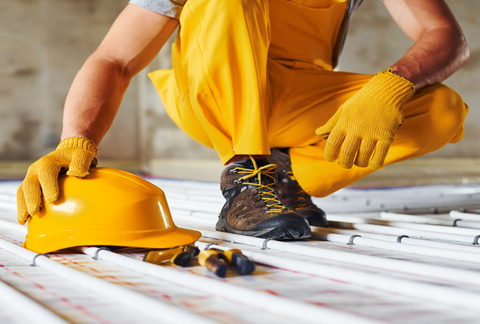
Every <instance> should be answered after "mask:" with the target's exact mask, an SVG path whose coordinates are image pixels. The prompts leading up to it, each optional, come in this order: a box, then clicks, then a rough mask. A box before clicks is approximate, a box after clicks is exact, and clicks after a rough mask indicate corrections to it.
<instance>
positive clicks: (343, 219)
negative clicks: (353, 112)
mask: <svg viewBox="0 0 480 324" xmlns="http://www.w3.org/2000/svg"><path fill="white" fill-rule="evenodd" d="M171 211H172V215H173V218H174V220H175V222H177V221H186V222H194V223H198V224H203V225H209V226H212V225H214V224H215V222H216V219H217V218H218V215H215V214H213V213H202V212H191V211H190V212H188V211H185V210H178V209H174V208H172V209H171ZM327 219H328V220H329V222H330V225H331V227H336V228H341V229H357V230H362V231H367V232H374V233H382V234H391V235H408V236H415V237H419V238H432V239H442V240H448V241H458V242H464V243H473V242H474V239H475V236H474V235H472V236H466V235H457V234H448V233H439V232H430V231H419V230H416V229H402V228H396V227H390V226H383V225H376V224H366V222H367V220H368V219H366V218H361V217H355V216H345V215H333V216H332V215H327ZM337 220H338V221H337ZM479 234H480V233H479Z"/></svg>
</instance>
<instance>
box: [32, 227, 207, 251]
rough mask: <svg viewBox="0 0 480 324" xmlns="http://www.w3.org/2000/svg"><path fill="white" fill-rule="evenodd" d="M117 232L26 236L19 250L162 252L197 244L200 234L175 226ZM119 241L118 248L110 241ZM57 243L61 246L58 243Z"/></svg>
mask: <svg viewBox="0 0 480 324" xmlns="http://www.w3.org/2000/svg"><path fill="white" fill-rule="evenodd" d="M120 235H121V237H119V233H118V231H115V232H105V231H92V230H83V231H82V230H67V231H62V232H58V233H53V234H49V237H48V239H46V238H45V237H29V236H28V235H27V237H26V240H25V242H24V243H23V247H24V248H26V249H29V250H30V251H33V252H36V253H50V252H53V251H57V250H61V249H66V248H71V247H75V246H84V244H82V243H81V242H86V241H88V242H89V246H101V245H109V246H128V247H138V248H152V249H166V248H171V247H172V242H175V245H177V246H178V245H187V244H191V243H194V242H195V241H197V240H198V239H199V238H200V237H201V236H202V234H201V233H200V232H198V231H195V230H190V229H186V228H180V227H177V228H175V229H173V230H171V231H168V232H165V230H154V231H138V232H128V233H124V234H120ZM115 241H116V242H122V244H121V245H116V244H112V242H115ZM60 242H61V243H60Z"/></svg>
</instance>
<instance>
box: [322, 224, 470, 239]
mask: <svg viewBox="0 0 480 324" xmlns="http://www.w3.org/2000/svg"><path fill="white" fill-rule="evenodd" d="M329 222H330V226H331V227H333V228H342V229H356V230H359V231H366V232H372V233H380V234H389V235H408V236H410V237H417V238H423V239H439V240H447V241H454V242H455V241H456V242H463V243H470V244H473V242H474V239H475V236H473V235H459V234H448V233H439V232H430V231H422V230H417V229H410V228H398V227H390V226H383V225H375V224H360V223H353V222H342V221H329Z"/></svg>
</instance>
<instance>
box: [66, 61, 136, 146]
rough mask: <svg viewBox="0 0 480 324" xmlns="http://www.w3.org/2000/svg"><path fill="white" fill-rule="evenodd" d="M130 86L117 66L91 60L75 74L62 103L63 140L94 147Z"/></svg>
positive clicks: (128, 79)
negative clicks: (72, 139)
mask: <svg viewBox="0 0 480 324" xmlns="http://www.w3.org/2000/svg"><path fill="white" fill-rule="evenodd" d="M129 83H130V78H129V77H124V76H122V73H121V71H119V69H118V67H117V66H116V65H115V64H114V63H112V62H109V61H107V60H104V59H101V58H96V57H95V56H92V57H90V58H89V59H88V60H87V62H85V64H84V66H83V67H82V69H81V70H80V71H79V72H78V74H77V76H76V77H75V80H74V82H73V84H72V87H71V88H70V91H69V93H68V96H67V100H66V102H65V109H64V116H63V132H62V140H63V139H65V138H67V137H72V136H81V137H85V138H88V139H90V140H91V141H93V142H94V144H95V145H96V146H98V145H99V144H100V141H101V140H102V138H103V137H104V136H105V134H106V133H107V131H108V129H109V128H110V126H111V125H112V122H113V120H114V118H115V115H116V113H117V111H118V108H119V107H120V103H121V101H122V98H123V95H124V94H125V91H126V89H127V87H128V84H129Z"/></svg>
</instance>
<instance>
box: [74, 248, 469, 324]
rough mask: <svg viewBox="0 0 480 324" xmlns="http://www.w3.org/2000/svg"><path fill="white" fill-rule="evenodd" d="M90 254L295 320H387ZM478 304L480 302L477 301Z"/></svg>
mask: <svg viewBox="0 0 480 324" xmlns="http://www.w3.org/2000/svg"><path fill="white" fill-rule="evenodd" d="M83 252H84V253H85V254H87V255H90V256H94V255H98V257H99V259H100V260H103V261H106V262H110V263H112V264H116V265H119V266H122V267H125V268H129V269H131V270H134V271H138V272H141V273H144V274H147V275H150V276H153V277H156V278H160V279H162V280H165V281H168V282H172V283H175V284H178V285H182V286H185V287H189V288H192V289H196V290H199V291H203V292H206V293H209V294H212V295H215V296H218V297H222V298H225V299H227V300H230V301H233V302H238V303H241V304H244V305H248V306H250V307H253V308H256V309H262V310H264V311H267V312H269V313H273V314H277V315H281V316H284V317H286V318H292V320H293V321H295V322H297V323H298V322H305V323H318V321H319V319H321V321H322V323H355V324H375V323H383V322H379V321H377V320H375V319H370V318H366V317H363V316H355V315H351V314H348V313H345V312H341V311H337V310H334V309H330V308H326V307H321V306H316V305H315V306H314V305H310V304H305V303H301V302H298V301H295V300H292V299H288V298H284V297H278V296H274V295H271V294H269V293H266V292H262V291H257V290H251V289H247V288H244V287H240V286H236V285H234V284H229V283H227V282H225V281H224V280H220V279H213V278H205V277H200V276H197V275H194V274H189V273H184V272H182V271H178V270H175V269H170V268H166V267H160V266H157V265H154V264H150V263H146V262H141V261H138V260H135V259H132V258H128V257H125V256H122V255H120V254H116V253H113V252H109V251H106V250H99V249H98V248H94V247H92V248H83ZM477 305H478V304H477Z"/></svg>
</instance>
